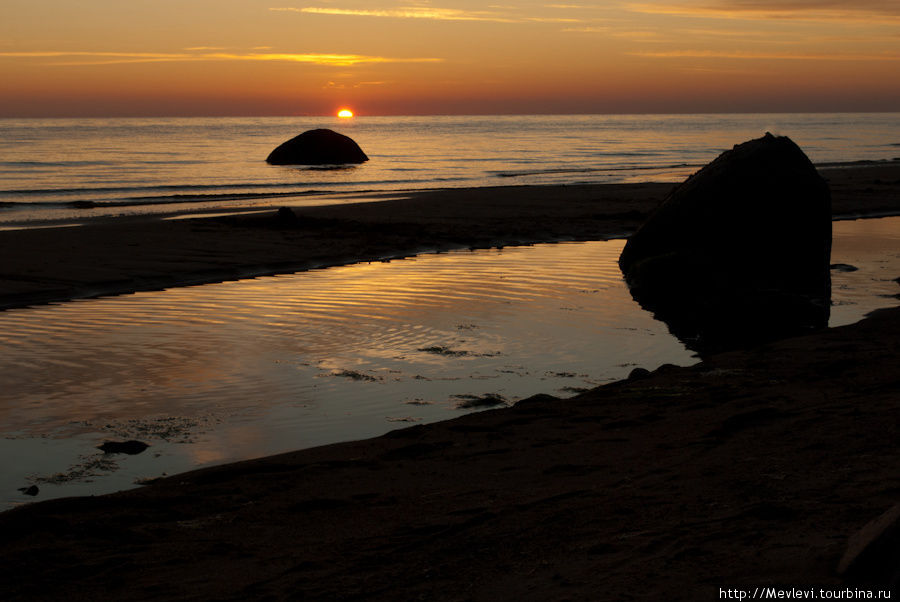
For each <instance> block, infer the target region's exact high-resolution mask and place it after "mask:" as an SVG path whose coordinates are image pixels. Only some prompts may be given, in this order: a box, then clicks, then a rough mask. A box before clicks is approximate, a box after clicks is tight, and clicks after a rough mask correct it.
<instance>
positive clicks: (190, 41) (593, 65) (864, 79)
mask: <svg viewBox="0 0 900 602" xmlns="http://www.w3.org/2000/svg"><path fill="white" fill-rule="evenodd" d="M343 106H348V107H351V108H353V110H354V111H355V112H356V113H357V114H358V115H376V114H380V115H384V114H388V115H390V114H444V113H489V114H490V113H629V112H639V113H643V112H663V113H664V112H706V111H715V112H723V111H724V112H727V111H735V112H742V111H900V0H878V1H876V0H854V1H853V2H852V3H851V2H847V1H843V2H838V1H836V0H646V1H644V0H634V1H617V0H612V1H606V2H577V1H575V2H568V1H566V0H558V1H557V2H554V1H553V0H550V1H548V2H538V1H528V2H517V1H515V0H513V1H511V2H503V3H502V4H496V5H488V4H485V3H483V2H475V1H472V0H465V1H451V0H448V1H441V0H435V1H433V2H429V1H421V0H420V1H417V0H409V1H407V2H378V1H377V0H375V1H366V2H362V1H358V0H310V1H309V2H297V1H295V0H286V1H282V0H267V1H262V0H178V1H174V0H152V1H151V0H129V1H128V2H118V1H116V2H113V1H112V0H84V1H82V2H72V1H71V0H40V1H35V0H3V2H2V7H0V116H7V117H16V116H118V115H129V116H130V115H136V116H140V115H147V116H155V115H320V114H334V113H335V112H336V110H337V109H338V108H341V107H343Z"/></svg>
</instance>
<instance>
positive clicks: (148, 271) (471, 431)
mask: <svg viewBox="0 0 900 602" xmlns="http://www.w3.org/2000/svg"><path fill="white" fill-rule="evenodd" d="M890 168H891V169H888V170H886V169H885V168H884V167H881V168H878V169H877V170H876V169H874V168H872V169H869V168H861V169H858V170H841V171H840V172H837V171H835V172H830V171H828V172H824V175H826V177H828V178H829V180H831V182H830V183H831V186H832V190H833V195H834V209H835V214H836V215H838V216H840V215H849V214H883V213H897V212H898V209H900V195H898V190H900V187H898V184H900V176H898V172H897V169H896V168H895V167H894V166H890ZM667 190H668V186H665V185H645V186H640V185H637V186H633V187H632V186H625V187H597V186H585V187H562V188H550V189H544V188H521V189H515V188H505V189H480V190H470V191H439V192H433V193H424V194H422V195H418V196H416V197H415V198H412V199H410V200H407V201H387V202H385V203H384V204H380V203H375V204H369V205H367V206H365V207H363V206H358V207H346V206H343V207H329V208H320V209H307V210H302V211H301V210H298V211H297V214H298V216H299V223H298V224H292V223H283V222H282V221H279V220H278V219H277V218H275V217H274V216H272V215H269V216H265V215H264V216H262V217H260V216H247V217H237V216H235V217H231V218H216V219H213V220H191V221H176V222H158V221H153V222H148V221H146V220H145V221H136V222H134V223H133V225H128V224H126V225H124V226H123V228H118V227H113V226H111V225H104V224H98V225H95V226H91V227H90V229H72V230H66V231H65V232H66V233H67V234H71V236H72V238H70V239H68V241H67V243H66V244H68V245H75V244H77V243H78V237H79V236H84V234H83V233H84V232H93V235H92V236H93V238H92V240H93V241H95V242H96V244H97V245H98V246H99V247H101V249H104V250H105V251H106V252H105V253H100V251H98V250H94V251H92V252H93V253H94V255H90V253H91V251H82V250H79V249H78V248H76V247H74V246H73V247H71V248H70V249H69V252H68V254H65V253H63V254H60V255H56V256H54V255H53V254H51V253H49V252H48V251H47V249H46V248H43V247H40V246H39V245H38V246H33V247H28V246H27V245H28V244H31V245H37V244H38V243H37V242H36V241H37V240H38V239H40V238H41V237H46V236H48V232H46V231H44V232H42V231H23V232H4V233H0V240H3V245H9V244H11V243H10V242H9V240H8V239H7V237H8V236H9V235H12V236H13V238H16V235H19V237H18V238H17V241H16V242H17V243H18V245H19V246H11V247H5V249H4V250H3V252H5V253H8V252H9V251H10V250H14V249H20V250H29V249H30V250H32V251H37V250H43V260H42V262H37V260H35V259H34V258H29V259H27V260H26V259H20V258H17V259H16V261H23V262H25V263H20V264H17V263H15V262H11V263H7V264H5V265H7V266H11V268H7V269H6V271H5V273H4V278H7V279H9V280H4V283H3V286H4V290H7V289H6V288H5V287H6V282H8V281H9V282H20V283H22V288H21V289H19V290H18V292H17V293H16V294H18V295H19V296H18V297H15V298H13V297H11V296H9V295H7V296H6V297H4V298H5V299H6V300H7V303H8V304H12V303H13V302H16V303H19V304H21V303H25V302H35V301H40V300H46V299H48V298H49V297H50V296H51V293H52V294H57V295H60V298H63V297H62V295H64V294H65V292H66V291H73V290H75V291H82V292H84V291H85V290H86V288H85V287H89V286H98V283H100V284H103V283H104V282H105V283H107V284H105V285H104V286H108V287H110V288H114V287H115V286H121V287H125V288H123V289H122V290H128V289H127V286H129V285H130V286H132V287H136V286H137V285H142V284H143V281H139V280H138V279H137V278H136V277H135V276H133V275H132V274H141V275H142V277H143V278H147V279H148V281H147V284H148V285H150V284H155V285H157V286H161V284H159V283H158V282H156V281H154V282H150V280H152V279H153V278H158V279H162V280H164V279H165V278H167V277H169V278H171V277H173V276H172V272H174V273H175V274H176V275H181V277H182V278H184V277H185V276H184V275H185V274H194V275H198V276H197V277H203V278H210V279H212V278H213V277H214V274H215V270H220V271H221V277H236V276H238V275H239V274H236V273H233V271H234V270H238V271H239V270H244V269H251V270H252V269H261V268H264V267H269V268H271V269H273V270H277V269H280V266H281V267H286V266H288V264H290V262H292V261H295V262H298V263H303V262H310V263H315V262H324V263H327V262H328V261H329V258H331V259H330V260H332V261H334V262H337V261H349V260H351V259H353V258H364V259H367V258H375V257H378V256H379V254H392V253H406V252H414V251H415V250H416V249H418V248H435V247H443V246H445V245H446V246H447V247H450V246H465V245H471V246H481V245H490V244H500V243H506V244H508V243H513V242H527V241H532V240H541V237H542V236H546V237H549V238H544V239H543V240H548V239H551V240H552V239H556V238H566V237H570V238H592V237H593V238H599V237H606V236H613V235H619V234H623V233H626V232H628V231H630V229H633V228H634V227H636V226H637V224H638V223H639V222H640V219H641V217H642V216H643V214H644V213H646V212H647V211H649V210H651V209H652V206H654V205H655V204H656V202H658V200H659V199H661V198H662V196H663V195H664V194H665V192H666V191H667ZM452 199H456V200H455V201H452ZM563 199H566V200H563ZM488 201H490V205H487V204H486V203H487V202H488ZM504 213H505V215H504ZM129 228H133V230H129ZM123 229H124V231H125V232H128V234H123V233H122V232H123ZM79 232H81V233H80V234H79ZM178 233H181V234H183V235H185V236H186V237H187V238H188V240H185V239H184V238H178V237H177V236H176V234H178ZM55 234H57V233H54V235H55ZM319 236H321V237H322V238H321V239H319V238H318V237H319ZM104 237H105V238H104ZM191 237H193V238H191ZM213 241H218V244H221V247H217V246H209V245H212V242H213ZM327 241H332V243H333V247H330V248H325V250H324V251H323V250H322V248H323V247H322V246H321V244H325V242H327ZM320 243H321V244H320ZM48 244H50V243H48ZM53 244H60V243H53ZM104 245H106V246H104ZM116 245H118V246H116ZM167 245H168V246H167ZM88 246H90V245H88ZM131 246H136V247H137V249H136V250H135V252H134V253H133V254H130V255H129V257H125V258H123V257H117V256H116V254H115V253H112V252H111V251H112V250H114V249H125V250H127V249H128V248H129V247H131ZM67 248H69V247H61V248H58V249H56V251H60V250H65V249H67ZM298 249H299V250H302V252H303V253H307V254H308V255H302V254H300V253H301V251H298ZM316 249H318V251H317V250H316ZM163 250H164V251H165V252H163ZM191 250H193V255H190V254H188V255H187V257H189V258H190V260H189V261H188V260H184V259H182V261H181V262H179V260H178V253H179V252H185V253H187V252H188V251H191ZM91 257H92V258H94V259H96V260H97V261H98V262H99V261H101V259H103V258H104V257H105V258H106V259H105V261H106V263H104V264H102V265H91V264H89V265H90V267H89V268H88V267H85V266H84V265H82V264H83V262H84V261H85V260H86V259H87V258H91ZM248 258H249V259H248ZM229 259H230V261H229ZM275 259H278V260H279V261H278V262H276V261H274V260H275ZM269 260H272V261H271V262H270V261H269ZM241 261H243V263H241ZM28 262H32V263H30V264H29V263H28ZM235 262H237V264H236V263H235ZM66 265H68V266H69V267H68V268H66V267H65V266H66ZM210 265H212V266H214V268H215V269H214V270H210V269H209V266H210ZM26 266H32V268H33V269H32V270H31V271H29V270H28V269H26ZM129 266H131V267H130V269H131V271H128V269H127V268H128V267H129ZM79 267H80V268H81V269H82V270H83V271H79ZM163 267H167V268H168V270H169V273H167V272H165V270H164V269H163ZM16 269H19V270H20V271H18V272H17V271H16ZM116 270H119V271H118V272H117V271H116ZM154 270H159V271H154ZM122 273H124V274H125V276H126V278H108V276H109V275H110V274H122ZM36 274H40V275H41V278H43V279H41V278H38V277H36V276H35V275H36ZM61 274H68V275H69V280H68V281H67V280H65V279H64V278H62V277H61V276H60V275H61ZM15 275H19V276H20V279H19V280H14V279H10V277H11V276H15ZM54 278H56V279H55V280H54ZM92 279H93V280H92ZM50 283H54V284H53V286H55V287H56V288H52V287H51V286H49V284H50ZM29 287H30V288H29ZM41 287H44V288H41ZM79 287H81V288H79ZM48 291H49V292H48ZM898 292H900V291H898ZM38 295H43V297H38ZM29 299H30V301H28V300H29ZM898 352H900V308H898V309H889V310H881V311H879V312H876V313H875V314H874V315H873V316H872V317H870V318H867V319H866V320H864V321H863V322H861V323H858V324H855V325H851V326H846V327H841V328H835V329H831V330H827V331H823V332H819V333H815V334H811V335H807V336H804V337H797V338H793V339H789V340H785V341H781V342H777V343H771V344H768V345H765V346H762V347H758V348H753V349H750V350H744V351H736V352H730V353H725V354H719V355H715V356H712V357H710V358H708V359H706V360H705V361H704V362H703V363H701V364H698V365H695V366H692V367H688V368H676V367H672V366H668V367H666V366H664V367H662V368H659V369H658V370H656V371H655V372H653V373H652V374H651V375H649V376H648V377H645V378H640V379H632V380H626V381H621V382H618V383H613V384H610V385H606V386H602V387H599V388H597V389H594V390H592V391H589V392H587V393H584V394H582V395H580V396H578V397H575V398H572V399H567V400H560V399H556V398H553V397H549V396H539V397H535V398H531V399H527V400H523V401H521V402H519V403H518V404H517V405H515V406H514V407H512V408H507V409H501V410H490V411H486V412H481V413H476V414H469V415H466V416H462V417H460V418H457V419H454V420H450V421H446V422H440V423H435V424H430V425H424V426H416V427H412V428H408V429H403V430H399V431H394V432H392V433H389V434H387V435H385V436H383V437H379V438H375V439H370V440H365V441H359V442H352V443H345V444H338V445H331V446H325V447H320V448H314V449H308V450H302V451H298V452H292V453H288V454H283V455H279V456H273V457H268V458H262V459H259V460H252V461H247V462H241V463H237V464H230V465H225V466H219V467H214V468H209V469H204V470H199V471H195V472H191V473H187V474H182V475H177V476H174V477H171V478H167V479H164V480H160V481H157V482H156V483H154V484H153V485H149V486H146V487H143V488H141V489H137V490H131V491H126V492H121V493H118V494H113V495H109V496H101V497H96V498H94V497H91V498H70V499H61V500H51V501H48V502H43V503H37V504H31V505H27V506H24V507H21V508H18V509H15V510H12V511H9V512H5V513H2V514H0V533H3V541H4V545H3V546H2V547H0V593H2V597H3V599H10V600H18V599H23V600H24V599H30V600H34V599H51V600H56V599H62V598H70V599H85V600H97V599H129V600H144V599H153V600H181V599H195V600H209V599H216V600H247V599H254V600H258V599H272V600H421V599H424V600H509V599H523V600H566V599H568V600H623V599H635V598H639V599H648V600H662V599H671V600H706V599H719V597H720V589H729V588H738V587H749V588H750V589H751V590H752V588H754V587H757V586H764V585H771V584H780V585H782V586H787V587H791V586H796V587H809V586H817V587H835V588H837V587H846V586H853V587H857V586H858V585H859V584H863V583H866V582H867V580H868V582H869V583H875V584H876V585H881V584H884V583H887V582H888V581H889V579H890V578H891V576H889V575H888V576H886V575H885V574H884V573H879V572H877V570H878V567H877V563H874V562H867V563H862V564H861V565H860V566H861V567H862V568H861V569H859V570H858V571H857V572H855V573H851V574H850V575H845V576H842V575H839V574H838V573H837V566H838V563H839V561H840V559H841V557H842V555H843V554H844V550H845V548H846V546H847V541H848V538H849V537H850V536H851V535H852V534H853V533H854V532H856V531H857V530H858V529H860V528H861V527H863V525H865V524H866V523H868V522H869V521H870V520H872V519H874V518H876V517H878V516H879V515H881V514H882V513H883V512H885V511H887V510H888V509H890V508H891V507H892V506H893V505H894V504H896V503H898V502H900V470H898V469H897V466H900V448H898V447H897V445H896V439H897V436H898V432H900V418H898V413H897V406H898V403H900V373H898V371H897V370H896V358H897V355H898ZM891 568H892V567H891Z"/></svg>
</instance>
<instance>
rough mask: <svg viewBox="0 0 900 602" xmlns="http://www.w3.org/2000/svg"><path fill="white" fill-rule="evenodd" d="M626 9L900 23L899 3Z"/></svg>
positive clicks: (823, 0)
mask: <svg viewBox="0 0 900 602" xmlns="http://www.w3.org/2000/svg"><path fill="white" fill-rule="evenodd" d="M627 8H628V9H629V10H631V11H634V12H639V13H652V14H664V15H681V16H694V17H710V18H726V19H798V20H811V21H823V20H824V21H834V20H841V21H864V22H873V23H880V22H884V21H885V20H889V21H891V22H894V21H900V0H854V1H853V2H848V1H846V0H840V1H838V0H695V1H694V2H679V3H677V4H675V3H632V4H628V5H627Z"/></svg>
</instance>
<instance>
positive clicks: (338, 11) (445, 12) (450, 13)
mask: <svg viewBox="0 0 900 602" xmlns="http://www.w3.org/2000/svg"><path fill="white" fill-rule="evenodd" d="M488 8H491V9H492V10H462V9H457V8H437V7H431V6H404V7H398V8H389V9H355V8H331V7H323V6H307V7H303V8H296V7H276V8H270V9H269V10H271V11H282V12H294V13H305V14H314V15H332V16H345V17H378V18H389V19H429V20H432V21H487V22H492V23H579V22H581V20H580V19H576V18H571V17H569V18H561V17H544V16H539V15H519V14H517V10H518V9H517V7H514V6H489V7H488ZM555 8H559V7H555ZM510 11H511V12H510Z"/></svg>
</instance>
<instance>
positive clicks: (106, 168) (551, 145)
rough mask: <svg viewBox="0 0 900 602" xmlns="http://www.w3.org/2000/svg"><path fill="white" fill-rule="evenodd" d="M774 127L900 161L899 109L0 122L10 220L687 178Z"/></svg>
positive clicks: (2, 203)
mask: <svg viewBox="0 0 900 602" xmlns="http://www.w3.org/2000/svg"><path fill="white" fill-rule="evenodd" d="M315 128H330V129H333V130H335V131H338V132H341V133H343V134H346V135H348V136H350V137H351V138H353V139H354V140H356V142H357V143H358V144H359V145H360V147H361V148H362V149H363V150H364V152H366V153H367V155H368V156H369V157H370V161H368V162H366V163H363V164H361V165H355V166H324V167H300V166H291V167H285V166H271V165H268V164H267V163H266V162H265V158H266V156H267V155H268V154H269V152H270V151H271V150H272V149H274V148H275V147H276V146H278V145H279V144H280V143H281V142H284V141H285V140H287V139H290V138H292V137H294V136H296V135H297V134H300V133H302V132H304V131H306V130H309V129H315ZM765 132H772V133H773V134H780V135H787V136H790V137H791V138H792V139H793V140H794V141H795V142H796V143H797V144H799V145H800V147H801V148H803V150H804V151H805V152H806V153H807V155H808V156H809V157H810V158H811V159H812V161H813V162H814V163H816V164H819V165H823V164H835V163H838V164H839V163H848V162H856V161H883V160H891V159H895V158H898V157H900V113H867V114H853V113H839V114H824V113H822V114H819V113H816V114H709V115H517V116H486V115H482V116H425V117H368V116H358V117H354V118H351V119H339V118H337V117H260V118H247V117H241V118H218V117H217V118H141V119H134V118H128V119H0V227H3V226H5V227H10V226H15V225H17V224H29V223H30V224H35V223H52V222H54V221H63V222H64V221H71V220H81V219H85V218H91V217H108V216H120V215H133V214H138V213H141V214H146V213H177V212H181V211H192V210H198V209H204V210H205V209H214V208H227V207H230V206H237V205H247V204H253V203H257V202H263V201H265V202H271V200H272V199H273V198H276V199H277V198H286V199H290V204H293V205H297V204H328V203H340V202H350V201H352V200H355V199H354V198H352V197H348V196H347V195H345V194H341V193H367V192H385V191H387V192H390V191H408V190H416V189H429V188H445V187H470V186H503V185H530V184H579V183H593V182H638V181H655V182H667V181H679V180H681V179H683V178H684V177H686V176H687V175H689V174H690V173H692V172H693V171H696V170H697V169H698V168H699V167H701V166H702V165H704V164H706V163H707V162H709V161H710V160H712V159H713V158H715V157H716V156H717V155H718V154H719V153H721V152H722V151H724V150H726V149H728V148H731V147H732V146H733V145H735V144H738V143H740V142H743V141H745V140H748V139H751V138H755V137H759V136H762V135H763V134H764V133H765Z"/></svg>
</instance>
